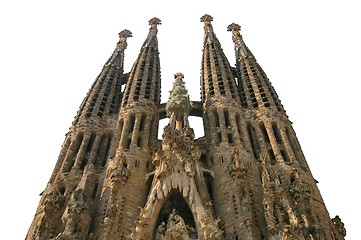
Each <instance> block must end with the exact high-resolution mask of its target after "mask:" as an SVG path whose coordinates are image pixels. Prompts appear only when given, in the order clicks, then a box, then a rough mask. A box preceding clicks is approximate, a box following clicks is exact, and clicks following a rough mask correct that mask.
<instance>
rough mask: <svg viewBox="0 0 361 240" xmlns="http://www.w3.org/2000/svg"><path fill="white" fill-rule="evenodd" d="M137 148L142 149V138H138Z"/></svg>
mask: <svg viewBox="0 0 361 240" xmlns="http://www.w3.org/2000/svg"><path fill="white" fill-rule="evenodd" d="M137 146H138V147H142V138H141V137H138V141H137Z"/></svg>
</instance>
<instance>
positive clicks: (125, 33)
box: [119, 29, 132, 38]
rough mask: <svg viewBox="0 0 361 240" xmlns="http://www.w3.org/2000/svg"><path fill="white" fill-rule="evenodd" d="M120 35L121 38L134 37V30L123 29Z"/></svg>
mask: <svg viewBox="0 0 361 240" xmlns="http://www.w3.org/2000/svg"><path fill="white" fill-rule="evenodd" d="M119 37H120V38H128V37H132V32H131V31H129V30H127V29H124V30H123V31H121V32H120V33H119Z"/></svg>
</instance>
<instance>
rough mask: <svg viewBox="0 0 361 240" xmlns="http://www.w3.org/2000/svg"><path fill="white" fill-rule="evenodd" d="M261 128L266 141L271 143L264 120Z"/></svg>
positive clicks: (260, 125)
mask: <svg viewBox="0 0 361 240" xmlns="http://www.w3.org/2000/svg"><path fill="white" fill-rule="evenodd" d="M259 128H260V129H261V132H262V135H263V139H264V140H265V142H266V143H270V140H269V137H268V134H267V131H266V128H265V126H264V123H263V122H260V123H259Z"/></svg>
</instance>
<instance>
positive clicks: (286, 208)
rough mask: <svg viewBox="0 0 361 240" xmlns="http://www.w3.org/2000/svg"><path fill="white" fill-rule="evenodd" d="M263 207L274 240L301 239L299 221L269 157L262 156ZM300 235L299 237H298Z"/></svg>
mask: <svg viewBox="0 0 361 240" xmlns="http://www.w3.org/2000/svg"><path fill="white" fill-rule="evenodd" d="M260 159H261V167H262V173H261V178H262V188H263V194H264V196H263V206H264V210H265V217H266V222H267V229H268V231H269V234H270V236H271V237H272V239H299V238H295V237H294V236H299V229H298V219H297V217H296V214H295V212H294V209H293V208H292V206H291V203H290V201H289V199H288V196H287V194H286V193H284V191H283V190H282V187H281V183H280V180H279V178H278V176H277V174H276V173H275V172H274V170H273V169H272V166H271V164H270V163H269V160H268V155H265V154H264V155H261V156H260ZM297 234H298V235H297Z"/></svg>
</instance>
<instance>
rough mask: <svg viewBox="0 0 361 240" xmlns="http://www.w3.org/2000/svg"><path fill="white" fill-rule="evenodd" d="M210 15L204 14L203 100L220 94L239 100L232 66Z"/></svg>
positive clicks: (202, 19)
mask: <svg viewBox="0 0 361 240" xmlns="http://www.w3.org/2000/svg"><path fill="white" fill-rule="evenodd" d="M212 20H213V18H212V17H211V16H210V15H207V14H206V15H204V16H203V17H202V18H201V22H204V31H205V33H204V42H203V44H204V45H203V58H202V70H201V71H202V76H201V83H202V86H201V87H202V100H203V101H207V100H208V99H210V98H212V97H213V98H214V97H217V98H218V96H219V95H220V96H224V97H231V98H233V99H235V100H236V99H237V100H238V98H239V97H238V93H237V86H236V82H235V80H234V76H233V74H232V69H231V66H230V64H229V62H228V60H227V58H226V56H225V54H224V52H223V49H222V47H221V44H220V43H219V41H218V39H217V37H216V34H215V33H214V32H213V27H212V24H211V21H212Z"/></svg>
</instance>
